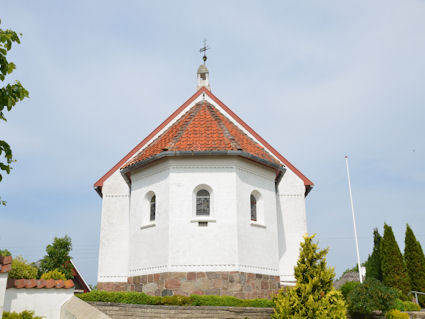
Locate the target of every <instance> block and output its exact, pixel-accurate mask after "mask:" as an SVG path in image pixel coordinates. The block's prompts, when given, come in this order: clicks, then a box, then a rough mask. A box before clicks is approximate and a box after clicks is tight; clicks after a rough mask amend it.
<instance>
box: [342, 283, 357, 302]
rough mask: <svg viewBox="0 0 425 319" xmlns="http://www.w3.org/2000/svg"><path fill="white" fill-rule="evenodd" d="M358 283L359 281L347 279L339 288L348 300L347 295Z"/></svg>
mask: <svg viewBox="0 0 425 319" xmlns="http://www.w3.org/2000/svg"><path fill="white" fill-rule="evenodd" d="M358 285H360V283H359V282H358V281H347V282H346V283H345V284H343V285H342V286H341V288H339V290H341V293H342V295H343V296H344V299H345V300H347V297H348V294H349V293H350V291H351V290H353V289H354V288H355V287H357V286H358Z"/></svg>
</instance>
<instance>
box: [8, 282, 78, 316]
mask: <svg viewBox="0 0 425 319" xmlns="http://www.w3.org/2000/svg"><path fill="white" fill-rule="evenodd" d="M73 295H74V289H55V288H52V289H45V288H41V289H40V288H38V289H37V288H22V289H16V288H9V289H6V294H5V298H4V311H10V312H12V311H16V312H22V311H24V310H32V311H34V313H35V314H36V315H37V316H44V317H45V318H47V319H60V313H61V307H62V305H63V304H64V303H65V302H66V301H67V300H69V299H70V298H71V297H72V296H73Z"/></svg>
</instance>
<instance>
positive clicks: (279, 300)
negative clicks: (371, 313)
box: [272, 235, 347, 319]
mask: <svg viewBox="0 0 425 319" xmlns="http://www.w3.org/2000/svg"><path fill="white" fill-rule="evenodd" d="M313 238H314V235H313V236H307V235H306V236H304V242H302V243H301V249H300V256H299V259H298V262H297V265H296V266H295V268H294V270H295V278H296V279H297V283H296V285H295V287H292V288H287V289H282V290H280V291H279V293H278V294H277V295H276V296H275V297H274V298H273V302H274V314H273V315H272V318H275V319H281V318H282V319H283V318H300V319H301V318H315V319H325V318H346V312H347V310H346V306H345V302H344V298H343V296H342V294H341V292H340V291H337V290H335V289H334V287H333V280H334V278H335V272H334V270H333V268H329V267H327V264H326V254H327V253H328V250H327V249H323V250H318V249H319V248H318V245H317V243H314V242H313Z"/></svg>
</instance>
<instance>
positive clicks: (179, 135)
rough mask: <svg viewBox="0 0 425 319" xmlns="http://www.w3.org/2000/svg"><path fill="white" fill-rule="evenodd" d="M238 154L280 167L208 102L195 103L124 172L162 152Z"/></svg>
mask: <svg viewBox="0 0 425 319" xmlns="http://www.w3.org/2000/svg"><path fill="white" fill-rule="evenodd" d="M211 151H240V152H245V153H248V154H250V155H253V156H254V158H258V159H261V160H264V161H266V162H269V163H272V164H274V165H276V166H282V164H281V163H280V162H279V161H278V160H276V159H275V158H274V157H273V156H272V155H271V154H270V153H268V152H267V151H266V150H265V149H264V148H263V147H262V146H261V145H260V144H258V143H257V142H255V141H254V140H253V139H252V138H250V137H249V136H248V135H247V134H245V133H244V132H243V131H242V130H241V129H240V128H238V127H237V126H236V125H235V124H233V123H232V122H231V121H230V120H229V119H227V118H226V117H225V116H224V115H223V114H222V113H221V112H220V111H219V110H218V109H217V108H216V107H215V106H213V105H212V104H211V103H209V102H207V101H202V102H198V103H197V104H195V105H194V106H193V107H191V108H190V109H189V110H188V111H187V112H186V113H185V114H184V115H183V116H182V117H181V118H180V119H178V120H177V121H176V122H175V123H174V124H173V125H171V126H170V127H169V128H168V129H167V130H166V131H165V132H164V133H162V134H161V135H160V136H159V137H157V138H156V139H155V140H153V141H152V142H151V143H150V144H149V145H148V146H147V147H146V148H145V149H143V150H142V151H141V152H139V153H138V154H137V155H136V156H135V157H134V158H133V159H132V160H131V161H129V162H127V163H126V164H124V166H123V168H125V167H128V166H131V165H133V164H135V163H139V162H141V161H143V160H145V159H148V158H151V157H153V156H155V155H158V154H160V153H162V152H211Z"/></svg>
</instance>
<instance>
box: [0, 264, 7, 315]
mask: <svg viewBox="0 0 425 319" xmlns="http://www.w3.org/2000/svg"><path fill="white" fill-rule="evenodd" d="M7 276H8V273H7V272H5V273H0V318H2V316H3V304H4V296H5V293H6V286H7Z"/></svg>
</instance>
